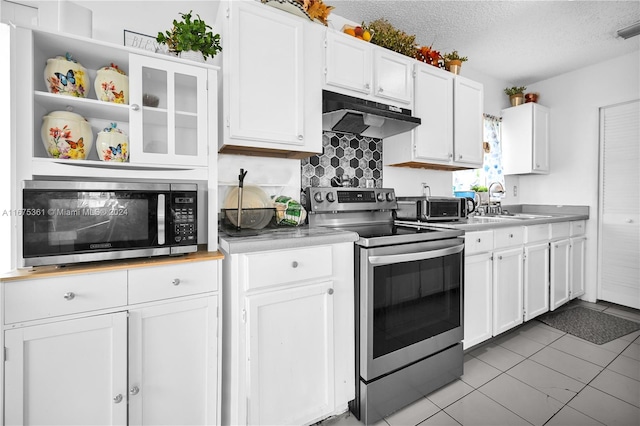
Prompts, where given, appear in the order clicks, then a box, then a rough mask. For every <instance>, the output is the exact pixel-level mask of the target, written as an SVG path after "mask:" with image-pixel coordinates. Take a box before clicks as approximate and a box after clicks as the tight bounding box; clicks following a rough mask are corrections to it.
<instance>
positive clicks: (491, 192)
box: [489, 182, 505, 200]
mask: <svg viewBox="0 0 640 426" xmlns="http://www.w3.org/2000/svg"><path fill="white" fill-rule="evenodd" d="M494 186H496V187H497V189H496V190H494V189H493V187H494ZM504 193H505V191H504V186H502V184H501V183H500V182H491V185H489V200H491V197H495V196H496V194H500V195H504ZM501 198H502V197H501Z"/></svg>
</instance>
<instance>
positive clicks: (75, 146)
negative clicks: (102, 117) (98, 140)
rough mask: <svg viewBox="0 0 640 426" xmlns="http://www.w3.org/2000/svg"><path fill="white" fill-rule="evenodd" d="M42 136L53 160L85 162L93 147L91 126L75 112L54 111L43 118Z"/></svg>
mask: <svg viewBox="0 0 640 426" xmlns="http://www.w3.org/2000/svg"><path fill="white" fill-rule="evenodd" d="M41 136H42V143H43V144H44V148H45V149H46V150H47V154H48V155H49V157H51V158H63V159H69V160H84V159H86V158H87V154H88V153H89V150H90V149H91V146H92V145H93V133H92V131H91V125H90V124H89V122H88V121H87V120H86V119H85V118H84V117H82V116H81V115H79V114H76V113H74V112H68V111H52V112H50V113H49V114H48V115H45V116H44V117H42V129H41Z"/></svg>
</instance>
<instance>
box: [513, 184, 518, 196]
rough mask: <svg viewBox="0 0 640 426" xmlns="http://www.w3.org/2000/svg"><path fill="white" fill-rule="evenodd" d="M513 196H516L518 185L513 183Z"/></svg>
mask: <svg viewBox="0 0 640 426" xmlns="http://www.w3.org/2000/svg"><path fill="white" fill-rule="evenodd" d="M513 196H514V197H517V196H518V186H517V185H513Z"/></svg>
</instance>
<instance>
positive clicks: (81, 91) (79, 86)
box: [44, 53, 90, 98]
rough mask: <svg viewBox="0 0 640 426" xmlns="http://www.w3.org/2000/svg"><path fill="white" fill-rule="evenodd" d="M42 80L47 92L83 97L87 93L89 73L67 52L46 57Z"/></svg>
mask: <svg viewBox="0 0 640 426" xmlns="http://www.w3.org/2000/svg"><path fill="white" fill-rule="evenodd" d="M44 82H45V84H46V86H47V90H48V91H49V93H55V94H59V95H67V96H75V97H77V98H85V97H87V94H88V93H89V84H90V83H89V74H87V70H86V69H85V68H84V67H83V66H82V65H80V64H79V63H78V62H76V61H75V60H74V59H73V58H72V57H71V55H70V54H69V53H67V55H66V56H57V57H55V58H50V59H47V65H46V66H45V68H44Z"/></svg>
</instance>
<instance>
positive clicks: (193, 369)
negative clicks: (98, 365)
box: [128, 296, 218, 425]
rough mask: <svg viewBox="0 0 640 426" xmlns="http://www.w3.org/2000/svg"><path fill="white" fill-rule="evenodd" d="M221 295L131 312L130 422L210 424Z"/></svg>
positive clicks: (213, 409)
mask: <svg viewBox="0 0 640 426" xmlns="http://www.w3.org/2000/svg"><path fill="white" fill-rule="evenodd" d="M217 308H218V298H217V296H209V297H201V298H197V299H192V300H186V301H180V302H172V303H165V304H161V305H155V306H148V307H142V308H137V309H132V310H130V311H129V386H128V389H129V424H130V425H159V424H174V425H178V424H183V425H187V424H188V425H212V424H216V423H217V421H216V417H217V407H216V403H215V402H216V400H217V383H218V369H217V356H216V354H217V352H218V345H217V329H218V327H217V322H218V319H217Z"/></svg>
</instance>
